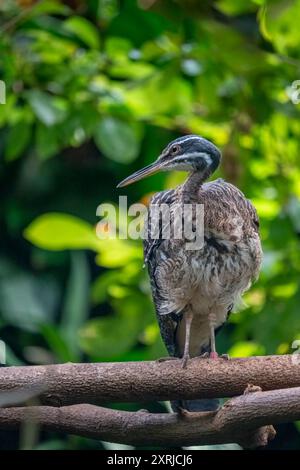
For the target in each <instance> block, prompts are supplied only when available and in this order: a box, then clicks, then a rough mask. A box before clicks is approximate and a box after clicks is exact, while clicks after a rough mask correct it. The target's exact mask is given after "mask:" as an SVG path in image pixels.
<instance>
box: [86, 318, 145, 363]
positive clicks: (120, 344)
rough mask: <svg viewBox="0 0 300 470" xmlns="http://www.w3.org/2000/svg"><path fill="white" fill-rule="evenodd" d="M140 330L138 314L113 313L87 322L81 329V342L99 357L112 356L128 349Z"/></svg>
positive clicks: (87, 349) (90, 352)
mask: <svg viewBox="0 0 300 470" xmlns="http://www.w3.org/2000/svg"><path fill="white" fill-rule="evenodd" d="M139 331H140V322H139V318H138V314H137V313H136V312H135V311H133V312H130V311H129V312H128V313H127V314H126V315H118V314H113V315H109V316H105V317H102V318H96V319H93V320H90V321H89V322H87V324H86V325H85V326H84V327H83V328H82V329H81V330H80V344H81V347H82V349H83V350H84V351H85V352H86V353H87V354H91V355H94V356H97V357H99V358H111V357H113V356H118V355H120V354H123V353H125V352H126V351H128V350H129V349H130V348H131V347H132V346H133V345H134V344H135V342H136V341H137V336H138V333H139Z"/></svg>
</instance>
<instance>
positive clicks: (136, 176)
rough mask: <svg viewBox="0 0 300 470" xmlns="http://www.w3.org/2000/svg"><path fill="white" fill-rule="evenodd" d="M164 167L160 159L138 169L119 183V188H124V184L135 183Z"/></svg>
mask: <svg viewBox="0 0 300 470" xmlns="http://www.w3.org/2000/svg"><path fill="white" fill-rule="evenodd" d="M161 169H162V164H161V163H160V162H158V161H156V162H154V163H151V165H148V166H146V167H145V168H142V169H141V170H138V171H136V172H135V173H133V174H132V175H130V176H128V177H127V178H125V179H124V180H123V181H121V183H119V184H118V186H117V188H123V186H128V185H129V184H132V183H135V182H136V181H139V180H141V179H143V178H146V177H147V176H150V175H153V174H154V173H157V172H158V171H160V170H161Z"/></svg>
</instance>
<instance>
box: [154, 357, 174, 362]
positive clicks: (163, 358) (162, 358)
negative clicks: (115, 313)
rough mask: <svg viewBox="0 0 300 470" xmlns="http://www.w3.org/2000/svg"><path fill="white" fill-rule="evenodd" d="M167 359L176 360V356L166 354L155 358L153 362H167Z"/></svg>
mask: <svg viewBox="0 0 300 470" xmlns="http://www.w3.org/2000/svg"><path fill="white" fill-rule="evenodd" d="M167 361H178V357H172V356H166V357H160V358H159V359H156V361H155V362H167Z"/></svg>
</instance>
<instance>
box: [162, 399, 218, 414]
mask: <svg viewBox="0 0 300 470" xmlns="http://www.w3.org/2000/svg"><path fill="white" fill-rule="evenodd" d="M219 405H220V401H219V400H218V398H202V399H200V400H176V401H171V408H172V410H173V411H174V412H175V413H178V411H180V410H181V409H184V410H187V411H215V410H217V409H218V408H219Z"/></svg>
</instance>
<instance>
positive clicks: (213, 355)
mask: <svg viewBox="0 0 300 470" xmlns="http://www.w3.org/2000/svg"><path fill="white" fill-rule="evenodd" d="M209 357H210V359H218V358H220V359H225V360H226V361H229V359H230V356H229V355H228V354H221V355H220V356H219V354H218V353H217V352H216V351H211V352H210V353H209Z"/></svg>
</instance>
